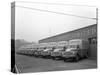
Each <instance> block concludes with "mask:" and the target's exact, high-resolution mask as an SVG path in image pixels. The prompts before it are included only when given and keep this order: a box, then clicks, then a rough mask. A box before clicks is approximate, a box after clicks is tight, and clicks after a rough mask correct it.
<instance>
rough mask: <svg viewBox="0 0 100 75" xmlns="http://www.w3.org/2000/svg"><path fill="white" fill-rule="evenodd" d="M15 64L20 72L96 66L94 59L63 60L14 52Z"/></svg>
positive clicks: (91, 67)
mask: <svg viewBox="0 0 100 75" xmlns="http://www.w3.org/2000/svg"><path fill="white" fill-rule="evenodd" d="M16 66H17V68H18V71H19V72H20V73H28V72H44V71H59V70H78V69H93V68H97V62H96V60H91V59H83V60H80V61H78V62H64V61H63V60H52V59H44V58H36V57H31V56H25V55H18V54H16Z"/></svg>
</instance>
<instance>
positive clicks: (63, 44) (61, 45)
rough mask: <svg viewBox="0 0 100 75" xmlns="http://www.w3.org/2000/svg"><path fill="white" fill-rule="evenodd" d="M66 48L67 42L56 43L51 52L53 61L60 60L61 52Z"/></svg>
mask: <svg viewBox="0 0 100 75" xmlns="http://www.w3.org/2000/svg"><path fill="white" fill-rule="evenodd" d="M67 46H68V42H67V41H60V42H58V43H57V46H56V48H55V49H54V51H53V52H51V56H52V58H53V59H60V58H61V56H62V52H63V51H65V49H66V48H67Z"/></svg>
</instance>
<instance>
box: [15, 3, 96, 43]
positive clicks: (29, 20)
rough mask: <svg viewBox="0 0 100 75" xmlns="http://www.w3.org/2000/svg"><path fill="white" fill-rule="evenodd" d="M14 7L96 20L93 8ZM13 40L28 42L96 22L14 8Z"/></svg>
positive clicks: (19, 4)
mask: <svg viewBox="0 0 100 75" xmlns="http://www.w3.org/2000/svg"><path fill="white" fill-rule="evenodd" d="M16 6H25V7H31V8H38V9H44V10H49V11H55V12H62V13H67V14H73V15H79V16H85V17H90V18H96V9H95V7H86V6H84V7H83V6H62V5H43V4H28V3H16ZM15 8H16V11H15V38H16V39H24V40H26V41H30V42H32V41H33V42H38V40H40V39H43V38H47V37H50V36H54V35H57V34H61V33H64V32H68V31H71V30H75V29H78V28H82V27H85V26H89V25H92V24H95V23H96V20H93V19H86V18H79V17H74V16H69V15H62V14H56V13H51V12H43V11H38V10H30V9H26V8H20V7H15Z"/></svg>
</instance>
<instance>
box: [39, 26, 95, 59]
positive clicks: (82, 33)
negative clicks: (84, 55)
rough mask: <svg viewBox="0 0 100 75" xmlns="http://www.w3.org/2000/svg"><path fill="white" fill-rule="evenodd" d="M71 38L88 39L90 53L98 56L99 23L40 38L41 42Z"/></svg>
mask: <svg viewBox="0 0 100 75" xmlns="http://www.w3.org/2000/svg"><path fill="white" fill-rule="evenodd" d="M71 39H88V40H89V43H90V50H89V55H90V56H91V58H95V59H96V58H97V24H94V25H90V26H88V27H84V28H80V29H77V30H74V31H70V32H66V33H63V34H59V35H56V36H52V37H48V38H45V39H42V40H39V43H48V42H58V41H68V40H71ZM92 47H93V48H92Z"/></svg>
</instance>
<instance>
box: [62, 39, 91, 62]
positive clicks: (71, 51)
mask: <svg viewBox="0 0 100 75" xmlns="http://www.w3.org/2000/svg"><path fill="white" fill-rule="evenodd" d="M88 51H89V42H88V40H86V39H73V40H69V44H68V48H67V49H66V50H65V51H64V52H62V57H63V58H64V61H67V60H68V59H72V60H74V61H78V60H80V59H81V58H84V57H88V53H89V52H88Z"/></svg>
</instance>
